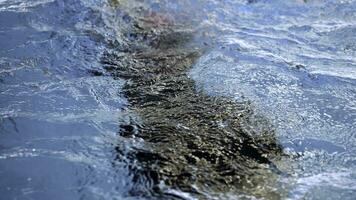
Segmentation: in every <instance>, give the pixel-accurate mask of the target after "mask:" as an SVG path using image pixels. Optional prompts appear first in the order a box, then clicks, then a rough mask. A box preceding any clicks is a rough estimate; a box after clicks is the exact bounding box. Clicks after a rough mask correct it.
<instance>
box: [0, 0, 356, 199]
mask: <svg viewBox="0 0 356 200" xmlns="http://www.w3.org/2000/svg"><path fill="white" fill-rule="evenodd" d="M139 7H144V9H146V10H150V11H151V12H152V13H162V14H161V15H160V14H155V15H154V17H153V18H152V20H151V22H152V23H153V25H154V26H163V25H164V24H166V23H168V24H170V23H175V24H183V23H186V24H190V26H191V27H193V29H194V31H192V32H193V33H195V35H193V38H192V39H190V40H189V42H187V43H188V44H187V45H188V46H189V45H190V44H191V45H192V46H199V47H204V53H202V55H201V56H200V57H199V58H197V59H196V61H195V64H194V65H193V66H192V68H191V69H190V70H189V73H188V75H189V77H190V78H191V79H192V80H194V81H195V83H194V84H195V86H196V88H198V90H201V91H203V92H204V93H206V94H208V95H210V96H216V97H218V98H219V97H228V98H230V99H234V100H235V101H236V102H246V101H248V102H249V105H250V106H251V109H253V110H254V114H253V115H255V116H256V117H255V118H256V119H257V118H259V117H260V116H262V117H263V118H264V119H265V120H264V121H263V123H265V124H261V122H260V121H258V120H257V122H259V123H246V124H243V127H242V128H243V129H244V130H245V131H246V132H259V130H260V129H263V127H265V126H268V127H271V129H273V130H274V132H275V135H276V138H277V141H278V143H279V144H280V145H281V146H282V147H283V151H284V152H285V154H287V155H288V157H286V158H283V159H280V160H278V162H277V163H276V165H277V166H278V168H279V170H280V171H282V172H283V173H276V177H273V180H272V178H270V179H269V178H268V177H261V179H264V180H263V181H261V184H259V185H258V187H257V186H256V188H255V190H263V189H261V187H262V188H264V187H265V188H267V189H268V190H271V191H274V192H276V193H281V194H283V195H280V196H278V197H273V196H264V197H265V198H267V199H273V198H281V199H354V198H355V196H356V186H355V185H356V171H355V167H356V160H355V158H356V141H355V134H356V34H355V33H356V20H355V19H356V1H354V0H345V1H341V0H340V1H332V0H310V1H307V0H304V1H302V0H285V1H283V0H260V1H259V0H249V1H247V0H225V1H218V0H182V1H173V0H161V1H159V0H147V1H120V0H110V1H106V0H78V1H77V0H0V194H1V196H0V199H130V198H133V199H136V198H138V197H137V196H135V197H133V196H132V195H131V196H130V193H129V192H128V191H130V190H132V188H134V187H140V186H138V185H137V183H135V182H134V181H133V179H134V177H133V176H132V173H130V167H128V166H127V163H126V162H123V160H122V159H117V154H118V152H117V147H118V146H120V147H122V148H130V147H132V146H135V147H137V146H141V145H144V144H145V141H143V140H142V139H139V138H136V139H127V138H124V137H121V136H120V132H122V128H120V127H122V124H126V123H127V121H130V120H131V119H132V118H133V117H135V116H136V115H138V113H135V112H134V111H132V110H130V109H127V108H128V107H129V106H130V103H129V101H130V96H127V95H124V93H123V90H124V88H125V84H127V81H128V80H126V79H123V78H118V77H113V76H110V75H105V73H106V72H105V70H104V65H103V63H102V57H103V55H104V54H105V53H107V52H113V51H114V50H113V49H115V51H114V52H117V51H120V50H117V49H125V48H126V47H123V44H126V43H125V40H126V39H127V38H129V39H130V40H136V39H138V38H137V37H136V36H135V35H134V34H132V35H130V34H128V36H127V32H128V31H129V30H130V27H129V26H128V25H127V24H128V23H129V21H130V15H128V14H127V13H129V14H130V12H132V13H137V12H138V11H137V8H139ZM157 16H158V17H157ZM160 16H165V17H160ZM103 74H104V75H103ZM189 87H191V86H190V85H189ZM131 98H132V97H131ZM266 123H267V124H268V125H266ZM183 128H184V127H183ZM270 181H271V182H273V183H269V182H270ZM168 190H169V189H168ZM171 193H174V194H175V195H176V197H177V198H178V197H180V198H183V199H194V198H195V197H196V196H194V194H190V193H186V192H181V191H179V189H178V190H177V189H175V190H171ZM253 194H255V193H254V192H250V193H249V195H246V194H245V193H244V191H243V190H242V192H241V193H239V192H236V191H235V192H233V191H232V192H224V193H221V194H216V193H214V192H211V193H209V191H206V196H205V198H223V199H228V198H230V199H236V198H239V197H240V198H243V199H253V198H255V197H256V198H263V196H262V197H261V196H255V197H254V195H253ZM142 198H144V199H150V197H148V196H145V197H142ZM152 198H154V197H152Z"/></svg>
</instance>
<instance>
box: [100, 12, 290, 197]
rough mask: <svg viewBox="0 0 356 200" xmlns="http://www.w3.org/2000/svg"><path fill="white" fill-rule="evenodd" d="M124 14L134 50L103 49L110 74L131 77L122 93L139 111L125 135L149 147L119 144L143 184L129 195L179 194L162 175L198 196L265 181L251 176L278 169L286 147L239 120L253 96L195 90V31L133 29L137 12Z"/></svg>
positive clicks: (123, 129) (198, 51)
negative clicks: (192, 74) (192, 76)
mask: <svg viewBox="0 0 356 200" xmlns="http://www.w3.org/2000/svg"><path fill="white" fill-rule="evenodd" d="M126 18H128V19H131V23H133V26H132V29H131V30H130V31H132V33H131V34H126V35H127V37H128V38H127V40H126V41H127V44H126V46H127V47H128V48H129V49H128V50H125V51H116V52H110V53H107V54H105V55H104V56H103V58H102V63H103V64H104V65H105V69H106V70H107V71H108V72H109V73H111V75H112V76H114V77H117V78H123V79H127V83H126V85H125V86H124V88H123V94H124V95H125V97H126V98H127V100H128V102H129V106H130V109H132V111H134V113H136V114H137V115H138V116H139V118H140V121H138V120H136V121H135V122H130V123H131V124H125V125H122V126H121V127H120V130H121V132H120V135H121V136H123V137H131V136H132V135H135V137H138V138H142V139H143V140H144V142H145V147H142V148H141V147H137V148H136V147H135V148H132V149H131V150H130V151H129V152H125V151H124V150H123V149H121V148H119V147H117V148H116V150H117V154H118V156H117V158H118V159H119V160H121V161H123V162H127V165H129V166H130V169H131V173H132V174H133V177H134V178H133V182H135V183H137V185H141V186H136V187H135V188H133V189H132V191H131V192H130V195H131V196H145V195H153V196H157V197H159V198H166V199H169V198H173V199H174V198H178V197H175V196H174V195H173V196H172V195H171V194H167V193H166V192H165V190H164V189H163V188H162V187H160V184H161V183H162V182H163V183H164V185H166V186H168V187H171V188H174V189H178V190H181V191H184V192H189V193H190V194H194V195H196V196H197V197H199V196H200V197H202V195H203V191H205V190H209V191H215V192H222V191H225V192H228V191H230V190H237V191H238V190H242V188H246V187H251V188H253V187H257V185H258V184H263V183H256V185H252V186H249V185H247V184H246V183H248V182H251V181H252V182H253V179H254V173H255V171H256V169H259V170H264V171H265V172H264V173H266V174H273V173H272V172H271V166H274V164H273V160H275V159H278V157H280V156H282V154H283V152H282V148H281V146H280V145H279V144H278V143H277V140H276V138H275V135H274V132H273V130H270V129H267V130H266V131H265V132H262V133H247V132H245V131H244V129H243V128H242V122H244V123H246V122H248V121H249V117H251V116H252V114H253V110H252V109H251V108H250V106H249V104H248V103H238V102H235V101H234V100H232V99H229V98H226V97H213V96H209V95H207V94H205V93H204V92H202V91H198V90H197V89H196V86H195V83H194V81H193V80H191V79H190V78H189V77H188V75H187V73H188V70H189V69H190V68H191V67H192V66H193V65H194V63H195V62H196V60H197V59H198V58H199V57H200V55H201V54H202V53H203V52H204V49H197V48H188V47H186V44H187V43H189V42H190V39H191V38H193V35H194V33H193V32H192V31H190V29H189V28H186V29H182V28H181V26H179V27H178V26H177V27H175V25H170V26H163V27H156V26H154V27H150V28H147V27H145V28H142V27H143V26H140V28H135V27H136V26H135V20H136V21H137V19H135V18H134V17H132V16H126ZM137 24H139V22H137ZM132 36H134V38H133V37H132ZM131 47H132V48H131ZM262 123H265V121H263V122H262ZM222 124H223V125H222ZM125 156H126V157H128V158H129V159H126V158H125V159H123V158H124V157H125ZM271 176H272V175H271ZM259 181H260V180H259ZM265 181H268V180H265ZM142 185H144V186H142ZM140 188H141V189H140ZM197 188H198V189H197ZM251 191H252V190H251ZM264 192H265V193H274V192H273V191H264ZM147 193H148V194H147ZM167 195H168V196H167ZM273 195H277V196H278V195H279V194H273Z"/></svg>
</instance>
